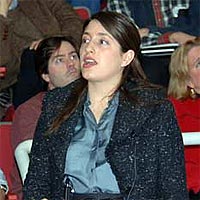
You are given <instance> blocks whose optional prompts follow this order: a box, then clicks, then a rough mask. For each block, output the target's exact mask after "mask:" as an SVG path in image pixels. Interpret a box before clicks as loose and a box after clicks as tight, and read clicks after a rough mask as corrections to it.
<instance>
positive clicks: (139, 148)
mask: <svg viewBox="0 0 200 200" xmlns="http://www.w3.org/2000/svg"><path fill="white" fill-rule="evenodd" d="M139 47H140V36H139V34H138V31H137V29H136V27H135V26H134V25H133V24H132V22H131V21H130V20H129V19H128V18H126V17H125V16H123V15H121V14H118V13H114V12H113V13H112V12H100V13H97V14H95V15H94V16H92V18H91V19H90V20H88V21H86V23H85V26H84V31H83V35H82V44H81V48H80V60H81V72H82V76H83V78H84V79H81V80H78V81H76V82H74V83H72V84H70V85H68V86H67V87H65V88H63V89H55V90H54V91H52V92H49V94H48V95H47V96H46V98H45V100H44V105H43V111H42V114H41V117H40V119H39V124H38V127H37V130H36V135H35V138H34V141H33V147H32V152H31V161H30V168H29V172H28V175H27V178H26V180H25V187H24V199H25V200H29V199H48V200H50V199H54V200H55V199H58V200H61V199H63V198H64V193H65V192H66V195H65V198H66V199H73V200H77V199H119V200H121V199H123V198H125V199H140V200H142V199H143V200H147V199H148V200H150V199H151V200H161V199H173V200H177V199H183V200H185V199H187V191H186V186H185V172H184V159H183V144H182V140H181V134H180V130H179V128H178V126H177V123H176V119H175V116H174V113H173V109H172V106H171V104H170V103H169V102H168V101H167V100H165V99H164V97H163V92H162V91H160V89H158V88H154V87H150V86H149V84H145V76H144V74H143V73H142V70H141V68H140V67H139V65H138V62H137V54H138V52H139V50H140V48H139ZM56 113H59V114H58V115H57V114H56ZM174 138H175V139H174ZM172 183H173V184H172ZM65 189H66V190H65Z"/></svg>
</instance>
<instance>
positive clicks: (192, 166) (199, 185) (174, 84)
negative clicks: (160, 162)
mask: <svg viewBox="0 0 200 200" xmlns="http://www.w3.org/2000/svg"><path fill="white" fill-rule="evenodd" d="M169 69H170V81H169V88H168V95H169V96H170V100H171V101H172V103H173V105H174V107H175V111H176V116H177V119H178V123H179V125H180V128H181V131H182V132H196V131H198V132H199V131H200V38H197V39H195V40H193V41H188V42H187V43H185V44H184V45H182V46H180V47H179V48H178V49H177V50H176V51H175V52H174V53H173V54H172V58H171V63H170V68H169ZM183 134H184V133H183ZM185 162H186V177H187V187H188V190H189V191H190V198H191V199H200V146H185Z"/></svg>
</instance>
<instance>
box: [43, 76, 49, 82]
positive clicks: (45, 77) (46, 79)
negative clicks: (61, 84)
mask: <svg viewBox="0 0 200 200" xmlns="http://www.w3.org/2000/svg"><path fill="white" fill-rule="evenodd" d="M42 79H43V80H44V81H46V82H47V83H49V81H50V79H49V74H42Z"/></svg>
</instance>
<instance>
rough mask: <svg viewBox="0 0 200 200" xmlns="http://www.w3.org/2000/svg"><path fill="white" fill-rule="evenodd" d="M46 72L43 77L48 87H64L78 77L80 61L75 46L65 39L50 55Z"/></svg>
mask: <svg viewBox="0 0 200 200" xmlns="http://www.w3.org/2000/svg"><path fill="white" fill-rule="evenodd" d="M48 72H49V73H48V74H43V76H42V77H43V79H44V80H45V81H47V82H48V83H49V89H54V88H56V87H64V86H66V85H68V84H69V83H71V82H72V81H74V80H76V79H78V78H79V77H80V61H79V57H78V55H77V53H76V51H75V48H74V47H73V46H72V45H71V44H70V43H69V42H66V41H63V42H62V43H61V46H60V48H59V49H58V50H57V51H55V53H53V54H52V55H51V58H50V59H49V63H48Z"/></svg>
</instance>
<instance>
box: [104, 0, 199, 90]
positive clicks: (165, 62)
mask: <svg viewBox="0 0 200 200" xmlns="http://www.w3.org/2000/svg"><path fill="white" fill-rule="evenodd" d="M107 8H108V10H111V11H116V12H119V13H123V14H126V15H127V16H129V17H130V19H132V20H133V21H134V22H135V23H136V24H137V26H138V28H139V32H140V36H141V38H142V46H148V45H153V44H160V43H179V44H183V43H185V42H186V41H187V40H191V39H194V38H195V36H200V9H199V8H200V1H193V0H186V1H185V0H180V1H179V0H174V1H166V0H149V1H145V0H139V1H128V0H120V1H119V0H108V2H107ZM169 62H170V56H158V57H155V56H153V57H149V56H145V55H141V64H142V66H143V69H144V71H145V73H146V75H147V77H148V78H149V79H150V80H151V81H152V82H153V83H156V84H161V85H163V86H165V87H167V86H168V82H169V71H168V68H169Z"/></svg>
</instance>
